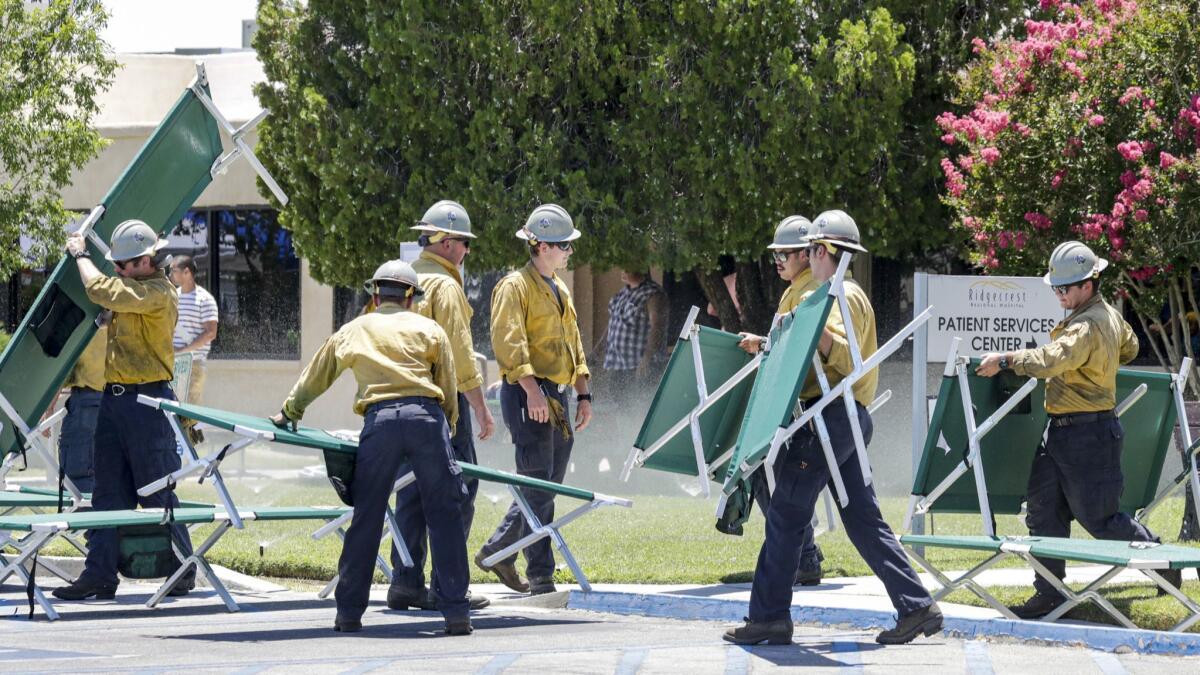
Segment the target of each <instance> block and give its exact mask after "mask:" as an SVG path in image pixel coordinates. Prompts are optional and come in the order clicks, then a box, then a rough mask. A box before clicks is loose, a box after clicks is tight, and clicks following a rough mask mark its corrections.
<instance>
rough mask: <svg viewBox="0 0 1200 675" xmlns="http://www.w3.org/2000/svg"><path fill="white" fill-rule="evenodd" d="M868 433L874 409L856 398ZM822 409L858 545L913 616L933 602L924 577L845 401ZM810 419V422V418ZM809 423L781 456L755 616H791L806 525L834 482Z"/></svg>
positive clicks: (847, 521)
mask: <svg viewBox="0 0 1200 675" xmlns="http://www.w3.org/2000/svg"><path fill="white" fill-rule="evenodd" d="M857 412H858V422H859V425H860V426H861V427H862V432H863V440H864V441H865V442H867V443H870V442H871V436H872V434H873V432H874V426H873V424H872V422H871V416H870V415H868V414H867V409H866V408H864V407H863V406H862V405H861V404H859V405H858V406H857ZM823 417H824V418H825V426H826V427H827V428H828V429H829V436H830V444H831V446H832V447H833V453H834V457H835V458H836V459H837V462H838V470H839V471H841V474H842V479H843V482H844V483H845V485H846V495H847V496H848V497H849V498H850V504H849V505H848V506H846V507H842V506H841V504H840V502H839V503H838V511H839V513H840V514H841V517H842V525H844V526H845V528H846V535H847V536H849V537H850V542H851V543H852V544H854V548H856V549H858V552H859V554H860V555H862V557H863V559H864V560H865V561H866V562H867V565H868V566H869V567H870V568H871V572H873V573H874V574H875V576H877V577H879V579H880V580H881V581H883V585H884V587H885V588H886V589H887V593H888V597H889V598H891V601H892V605H893V606H894V607H895V608H896V611H897V613H898V614H899V615H900V616H902V617H903V616H907V615H909V614H911V613H913V612H915V611H917V610H920V609H921V608H923V607H926V606H928V605H930V604H932V603H933V598H932V597H930V595H929V592H928V591H926V590H925V587H924V586H922V585H921V581H920V579H918V578H917V573H916V572H915V571H913V568H912V565H910V564H909V562H908V556H907V555H905V553H904V550H903V549H902V548H901V547H900V542H898V541H897V540H896V535H894V534H892V530H891V528H889V527H888V524H887V523H886V522H884V520H883V515H882V514H881V513H880V512H879V500H878V499H876V497H875V488H874V487H873V486H871V485H863V481H862V472H861V471H860V470H859V465H858V454H857V453H856V452H855V449H854V439H853V437H852V436H851V431H850V420H849V418H848V417H847V416H846V408H845V406H844V405H842V404H841V402H835V403H834V404H832V405H830V406H829V407H828V408H825V410H824V413H823ZM810 426H811V425H810ZM810 426H805V427H804V428H802V429H801V430H800V431H798V432H796V434H795V435H794V436H792V444H791V447H790V448H788V451H787V455H786V457H785V458H783V459H782V463H783V466H782V468H781V469H780V471H779V478H778V481H777V482H776V483H775V494H773V495H772V496H771V507H770V509H769V510H768V511H767V531H766V538H765V539H764V541H763V545H762V549H761V550H760V551H759V553H758V566H757V567H755V569H754V585H753V587H752V588H751V591H750V620H751V621H776V620H779V619H787V618H790V616H791V606H792V581H793V580H794V579H795V576H796V565H797V564H798V563H799V561H800V547H801V546H802V544H803V541H804V530H805V529H808V530H811V529H812V527H811V525H810V523H811V522H812V517H813V509H814V507H815V506H816V502H817V497H818V496H819V495H820V494H821V489H822V488H824V487H825V486H826V485H829V486H830V487H832V483H831V482H830V472H829V465H828V464H827V463H826V461H825V455H824V453H823V452H822V450H821V442H820V440H819V439H818V438H817V436H816V434H815V433H814V432H813V431H812V429H811V428H810Z"/></svg>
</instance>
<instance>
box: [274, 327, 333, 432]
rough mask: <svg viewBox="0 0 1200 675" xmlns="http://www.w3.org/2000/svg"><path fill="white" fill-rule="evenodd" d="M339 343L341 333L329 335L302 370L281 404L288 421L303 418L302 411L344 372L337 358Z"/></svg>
mask: <svg viewBox="0 0 1200 675" xmlns="http://www.w3.org/2000/svg"><path fill="white" fill-rule="evenodd" d="M341 342H342V333H341V332H340V331H339V332H337V333H334V334H333V335H331V336H330V337H329V339H328V340H326V341H325V344H323V345H321V348H320V349H318V350H317V353H316V354H314V355H313V358H312V361H309V363H308V366H307V367H305V368H304V372H303V373H301V374H300V379H299V380H297V381H296V385H295V386H294V387H292V391H291V393H290V394H288V397H287V400H285V401H284V402H283V414H285V415H287V416H288V419H291V420H299V419H301V418H303V417H304V411H305V410H307V409H308V406H309V404H310V403H312V402H313V401H314V400H316V398H317V397H318V396H320V395H321V394H323V393H325V390H327V389H329V387H330V386H331V385H332V384H333V382H334V380H336V379H337V378H338V375H340V374H341V373H342V371H343V370H345V368H346V366H345V364H344V363H343V362H342V360H341V359H340V358H339V357H338V347H339V346H340V345H341Z"/></svg>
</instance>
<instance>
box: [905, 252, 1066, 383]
mask: <svg viewBox="0 0 1200 675" xmlns="http://www.w3.org/2000/svg"><path fill="white" fill-rule="evenodd" d="M929 305H930V306H931V307H933V316H932V318H931V319H930V320H929V323H928V324H926V325H927V326H929V349H928V351H927V358H928V359H929V360H930V361H933V362H941V361H943V360H945V358H946V353H947V352H948V351H949V349H950V341H951V340H952V339H953V338H955V337H961V338H962V344H960V345H959V352H958V353H959V354H960V355H962V356H980V355H983V354H986V353H988V352H1006V351H1014V350H1017V349H1026V348H1029V347H1037V346H1040V345H1044V344H1046V343H1047V342H1049V341H1050V329H1052V328H1054V326H1055V324H1057V323H1058V322H1059V321H1062V320H1063V318H1064V317H1065V316H1066V314H1065V312H1064V311H1063V309H1062V307H1061V306H1059V304H1058V298H1057V296H1055V295H1054V291H1053V290H1052V289H1051V288H1050V287H1049V286H1047V285H1046V284H1045V283H1044V282H1043V281H1042V279H1041V278H1040V277H974V276H946V275H938V274H930V275H929Z"/></svg>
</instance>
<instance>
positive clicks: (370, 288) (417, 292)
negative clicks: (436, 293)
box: [363, 277, 425, 298]
mask: <svg viewBox="0 0 1200 675" xmlns="http://www.w3.org/2000/svg"><path fill="white" fill-rule="evenodd" d="M376 281H389V282H391V283H393V284H395V283H399V282H398V281H396V280H395V279H375V278H374V277H372V278H370V279H367V280H366V281H364V282H363V290H364V291H366V292H367V295H375V282H376ZM412 289H413V297H414V298H419V297H421V296H422V295H425V289H424V288H421V285H420V284H418V285H416V286H413V287H412Z"/></svg>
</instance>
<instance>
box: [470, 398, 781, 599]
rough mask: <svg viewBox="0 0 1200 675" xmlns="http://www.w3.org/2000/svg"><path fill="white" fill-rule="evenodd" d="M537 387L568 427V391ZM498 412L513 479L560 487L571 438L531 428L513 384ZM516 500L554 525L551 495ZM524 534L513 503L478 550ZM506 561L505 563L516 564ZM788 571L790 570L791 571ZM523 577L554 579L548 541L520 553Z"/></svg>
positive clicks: (548, 427) (549, 428) (532, 493)
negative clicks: (510, 446)
mask: <svg viewBox="0 0 1200 675" xmlns="http://www.w3.org/2000/svg"><path fill="white" fill-rule="evenodd" d="M538 385H539V386H541V388H542V391H543V392H544V393H545V394H546V397H547V398H553V399H555V400H557V401H558V402H559V403H561V404H562V407H563V415H565V416H566V419H567V421H568V423H569V422H570V421H571V414H570V412H571V408H570V404H569V402H568V399H567V396H568V394H569V393H570V392H572V391H573V390H572V389H571V388H570V387H566V388H564V390H563V391H559V390H558V385H556V384H554V383H553V382H550V381H549V380H543V379H539V380H538ZM500 412H501V413H502V414H503V416H504V424H505V425H506V426H507V427H508V430H509V431H510V432H511V433H512V438H513V443H514V444H515V445H516V446H517V447H516V452H517V473H519V474H521V475H522V476H530V477H532V478H541V479H542V480H548V481H553V482H555V483H562V482H563V478H564V477H565V476H566V475H567V465H568V464H569V463H570V461H571V447H572V446H573V445H574V444H575V434H574V433H572V434H571V435H570V436H569V437H568V438H563V435H562V432H560V431H559V430H558V429H556V428H555V427H554V426H553V425H552V424H549V423H545V424H543V423H541V422H535V421H533V420H532V419H530V418H529V412H528V405H527V403H526V399H525V390H524V389H522V388H521V386H520V385H517V384H509V383H508V382H507V381H506V382H505V383H504V384H503V385H501V386H500ZM521 494H522V495H523V496H524V497H525V499H526V501H528V502H529V507H530V509H532V510H533V513H534V515H535V516H537V518H538V520H540V521H541V522H542V524H543V525H545V524H548V523H550V522H551V521H553V520H554V495H553V494H551V493H549V492H544V491H542V490H528V489H525V488H521ZM527 534H529V524H528V523H527V522H526V521H525V516H524V515H522V514H521V507H520V506H518V505H517V502H516V501H514V502H513V503H512V505H511V506H509V507H508V513H506V514H504V520H502V521H501V522H500V526H499V527H497V528H496V531H495V532H494V533H492V537H491V538H490V539H488V541H487V543H486V544H484V545H483V549H482V550H483V554H484V556H489V555H491V554H493V553H495V552H497V551H499V550H501V549H503V548H505V547H507V546H509V545H510V544H513V543H515V542H516V541H517V540H519V539H521V538H522V537H524V536H525V535H527ZM516 558H517V557H516V555H513V556H511V557H510V558H509V559H508V562H513V561H515V560H516ZM793 571H794V570H793ZM525 574H526V575H527V576H528V577H529V578H530V579H534V578H547V577H552V576H553V575H554V553H553V552H552V551H551V549H550V539H549V538H548V537H546V538H542V539H540V540H538V541H537V542H535V543H534V544H532V545H530V546H528V547H527V548H526V549H525Z"/></svg>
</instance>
